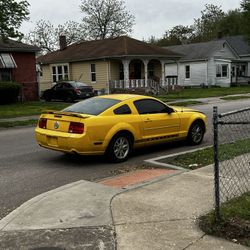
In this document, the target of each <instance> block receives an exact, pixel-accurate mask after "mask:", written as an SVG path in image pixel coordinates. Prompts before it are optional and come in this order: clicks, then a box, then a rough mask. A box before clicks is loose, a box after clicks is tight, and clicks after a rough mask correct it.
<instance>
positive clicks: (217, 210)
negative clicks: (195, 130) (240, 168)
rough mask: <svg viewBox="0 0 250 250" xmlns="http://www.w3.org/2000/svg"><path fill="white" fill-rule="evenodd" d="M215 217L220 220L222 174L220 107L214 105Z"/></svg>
mask: <svg viewBox="0 0 250 250" xmlns="http://www.w3.org/2000/svg"><path fill="white" fill-rule="evenodd" d="M213 127H214V191H215V219H216V221H217V222H219V221H220V175H219V151H218V150H219V148H218V143H219V142H218V107H216V106H215V107H213Z"/></svg>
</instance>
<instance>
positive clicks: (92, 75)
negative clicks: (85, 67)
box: [90, 63, 96, 82]
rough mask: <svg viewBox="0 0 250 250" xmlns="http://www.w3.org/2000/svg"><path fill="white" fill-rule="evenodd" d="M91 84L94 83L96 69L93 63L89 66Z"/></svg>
mask: <svg viewBox="0 0 250 250" xmlns="http://www.w3.org/2000/svg"><path fill="white" fill-rule="evenodd" d="M90 74H91V82H96V67H95V64H94V63H91V65H90Z"/></svg>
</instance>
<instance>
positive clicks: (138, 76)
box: [134, 63, 141, 79]
mask: <svg viewBox="0 0 250 250" xmlns="http://www.w3.org/2000/svg"><path fill="white" fill-rule="evenodd" d="M134 69H135V79H141V63H135V64H134Z"/></svg>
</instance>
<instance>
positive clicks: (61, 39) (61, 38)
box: [59, 36, 67, 50]
mask: <svg viewBox="0 0 250 250" xmlns="http://www.w3.org/2000/svg"><path fill="white" fill-rule="evenodd" d="M59 45H60V50H64V49H66V48H67V42H66V36H59Z"/></svg>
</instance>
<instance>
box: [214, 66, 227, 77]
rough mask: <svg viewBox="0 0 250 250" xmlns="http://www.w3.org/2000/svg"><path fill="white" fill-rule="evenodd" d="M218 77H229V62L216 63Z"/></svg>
mask: <svg viewBox="0 0 250 250" xmlns="http://www.w3.org/2000/svg"><path fill="white" fill-rule="evenodd" d="M216 77H228V64H217V65H216Z"/></svg>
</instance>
